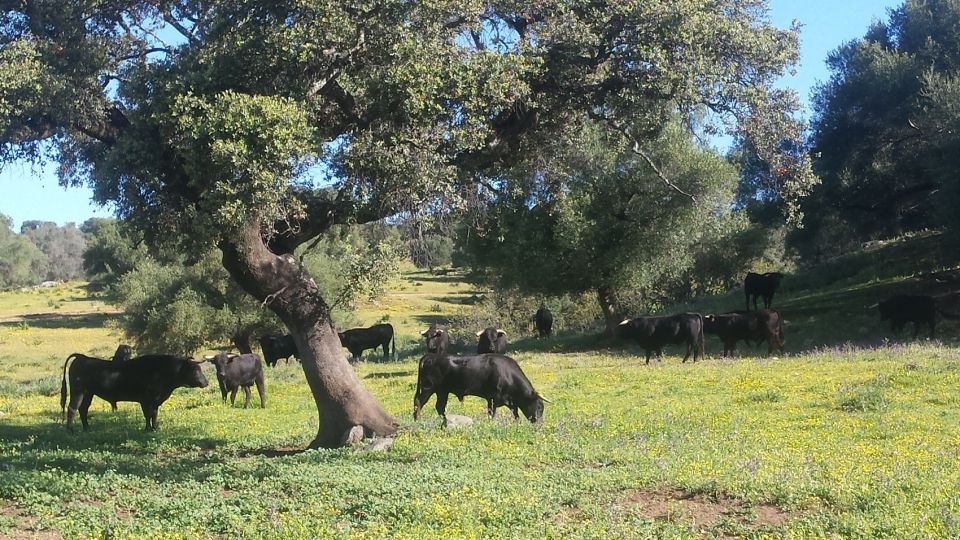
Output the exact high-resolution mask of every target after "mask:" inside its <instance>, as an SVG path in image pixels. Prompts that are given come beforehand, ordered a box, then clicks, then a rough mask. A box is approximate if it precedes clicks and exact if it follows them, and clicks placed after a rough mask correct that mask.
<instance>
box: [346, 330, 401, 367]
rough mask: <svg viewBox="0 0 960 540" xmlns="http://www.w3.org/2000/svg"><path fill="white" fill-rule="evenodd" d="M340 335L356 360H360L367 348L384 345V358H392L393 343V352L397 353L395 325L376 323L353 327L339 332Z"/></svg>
mask: <svg viewBox="0 0 960 540" xmlns="http://www.w3.org/2000/svg"><path fill="white" fill-rule="evenodd" d="M337 336H339V337H340V344H341V345H343V346H344V347H346V348H347V350H349V351H350V355H351V356H353V359H354V360H359V359H360V355H361V354H363V351H365V350H367V349H376V348H377V347H380V346H383V359H384V360H389V359H390V347H391V343H393V352H394V354H396V352H397V347H396V343H394V340H393V325H390V324H375V325H373V326H371V327H370V328H351V329H350V330H346V331H344V332H340V333H338V334H337Z"/></svg>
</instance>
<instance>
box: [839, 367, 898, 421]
mask: <svg viewBox="0 0 960 540" xmlns="http://www.w3.org/2000/svg"><path fill="white" fill-rule="evenodd" d="M889 385H890V380H889V378H888V377H885V376H877V377H874V378H873V379H870V380H868V381H865V382H861V383H855V384H843V385H841V386H840V389H839V390H837V407H839V408H840V409H841V410H843V411H846V412H861V413H865V412H883V411H885V410H886V409H887V407H888V406H889V402H888V401H887V399H886V397H885V395H884V389H885V388H887V387H888V386H889Z"/></svg>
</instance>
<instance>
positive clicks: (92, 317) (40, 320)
mask: <svg viewBox="0 0 960 540" xmlns="http://www.w3.org/2000/svg"><path fill="white" fill-rule="evenodd" d="M119 317H120V315H119V314H117V313H81V314H68V313H35V314H32V315H23V316H21V317H20V320H18V321H7V322H2V323H0V327H7V328H19V327H21V326H22V325H24V324H25V325H27V326H30V327H35V328H46V329H51V330H58V329H72V330H76V329H80V328H105V327H106V326H107V323H108V322H109V321H113V320H116V319H118V318H119Z"/></svg>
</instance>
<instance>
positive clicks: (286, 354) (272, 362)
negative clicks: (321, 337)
mask: <svg viewBox="0 0 960 540" xmlns="http://www.w3.org/2000/svg"><path fill="white" fill-rule="evenodd" d="M260 350H261V351H263V361H264V362H266V363H267V365H268V366H270V367H275V366H276V365H277V361H278V360H280V359H281V358H282V359H284V360H286V359H289V358H290V357H291V356H292V357H294V358H297V359H299V358H300V352H299V351H297V344H296V343H294V342H293V336H289V335H285V336H278V335H272V336H263V337H262V338H260Z"/></svg>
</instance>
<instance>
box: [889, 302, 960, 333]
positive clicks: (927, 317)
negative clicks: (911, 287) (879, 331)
mask: <svg viewBox="0 0 960 540" xmlns="http://www.w3.org/2000/svg"><path fill="white" fill-rule="evenodd" d="M876 307H877V308H878V309H879V310H880V320H881V321H890V329H891V330H893V332H894V333H899V332H900V330H902V329H903V327H904V326H905V325H906V324H907V323H908V322H910V323H913V337H914V338H916V337H917V335H918V334H919V333H920V325H921V324H927V325H928V326H929V327H930V338H931V339H933V337H934V335H935V329H936V326H937V315H938V314H939V315H941V316H943V317H945V318H947V319H954V320H956V319H960V315H957V314H954V313H950V312H947V311H944V310H942V309H940V307H939V306H937V301H936V299H935V298H934V297H932V296H929V295H925V294H914V295H910V294H897V295H894V296H891V297H890V298H887V299H886V300H884V301H882V302H880V303H878V304H876Z"/></svg>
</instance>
